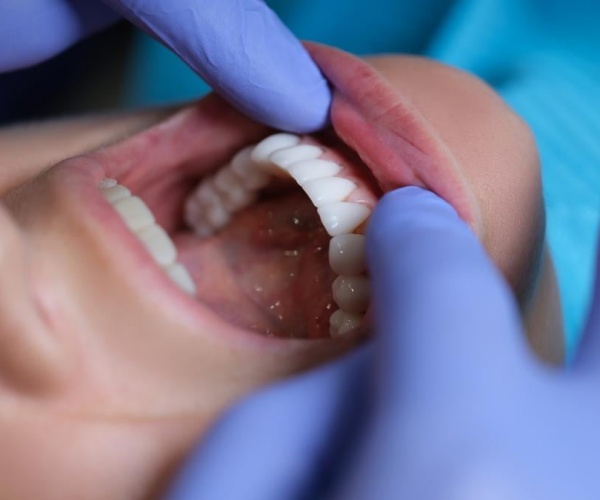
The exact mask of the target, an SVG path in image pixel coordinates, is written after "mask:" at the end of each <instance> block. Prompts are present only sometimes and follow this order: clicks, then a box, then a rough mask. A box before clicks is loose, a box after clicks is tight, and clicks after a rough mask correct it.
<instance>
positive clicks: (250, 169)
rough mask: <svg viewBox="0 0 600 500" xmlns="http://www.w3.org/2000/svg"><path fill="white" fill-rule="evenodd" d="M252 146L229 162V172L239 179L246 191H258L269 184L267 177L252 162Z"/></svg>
mask: <svg viewBox="0 0 600 500" xmlns="http://www.w3.org/2000/svg"><path fill="white" fill-rule="evenodd" d="M253 149H254V148H253V147H252V146H248V147H246V148H244V149H242V150H241V151H239V152H238V153H237V154H236V155H235V156H234V157H233V159H232V160H231V170H232V171H233V172H234V173H235V174H237V175H238V177H239V178H240V179H241V182H242V185H243V186H244V187H245V188H246V189H260V188H262V187H264V186H266V185H267V184H268V182H269V176H268V175H267V174H266V173H265V172H264V171H263V170H261V169H259V168H257V167H256V165H255V164H254V163H253V162H252V159H251V158H250V156H251V155H252V150H253Z"/></svg>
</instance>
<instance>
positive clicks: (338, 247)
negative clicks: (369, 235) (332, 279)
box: [329, 233, 367, 276]
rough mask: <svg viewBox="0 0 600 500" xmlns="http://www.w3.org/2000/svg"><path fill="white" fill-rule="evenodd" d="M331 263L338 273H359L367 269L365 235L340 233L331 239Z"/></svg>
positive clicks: (334, 270) (350, 274)
mask: <svg viewBox="0 0 600 500" xmlns="http://www.w3.org/2000/svg"><path fill="white" fill-rule="evenodd" d="M329 265H330V266H331V269H332V270H333V272H334V273H336V274H341V275H349V276H352V275H357V274H362V273H364V272H365V271H366V267H367V266H366V262H365V237H364V236H363V235H362V234H354V233H353V234H340V235H338V236H334V237H333V238H331V240H330V241H329Z"/></svg>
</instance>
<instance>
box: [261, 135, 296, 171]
mask: <svg viewBox="0 0 600 500" xmlns="http://www.w3.org/2000/svg"><path fill="white" fill-rule="evenodd" d="M299 142H300V137H298V136H297V135H294V134H274V135H270V136H269V137H267V138H266V139H263V140H262V141H260V142H259V143H258V144H257V145H256V146H255V147H254V149H253V150H252V154H251V155H250V158H251V159H252V161H253V162H254V163H255V164H256V165H259V166H260V167H262V168H263V169H265V170H266V171H270V172H273V173H275V174H277V173H278V172H277V171H278V170H279V168H278V167H276V166H275V165H274V164H273V163H272V162H271V160H270V159H269V156H271V155H272V154H273V153H274V152H275V151H278V150H280V149H284V148H289V147H291V146H295V145H297V144H298V143H299Z"/></svg>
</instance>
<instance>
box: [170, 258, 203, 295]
mask: <svg viewBox="0 0 600 500" xmlns="http://www.w3.org/2000/svg"><path fill="white" fill-rule="evenodd" d="M165 272H166V273H167V275H168V276H169V278H171V279H172V280H173V281H174V282H175V283H176V284H177V285H178V286H179V288H181V289H182V290H183V291H184V292H186V293H189V294H190V295H195V294H196V285H194V282H193V280H192V277H191V276H190V273H188V271H187V269H186V268H185V267H183V266H182V265H181V264H173V265H171V266H168V267H166V268H165Z"/></svg>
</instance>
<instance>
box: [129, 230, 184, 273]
mask: <svg viewBox="0 0 600 500" xmlns="http://www.w3.org/2000/svg"><path fill="white" fill-rule="evenodd" d="M137 236H138V238H139V239H140V241H141V242H142V243H143V244H144V246H145V247H146V250H148V253H149V254H150V255H152V257H153V258H154V260H155V261H156V262H158V263H159V264H160V265H161V266H168V265H170V264H173V263H174V262H175V260H176V259H177V249H176V248H175V245H174V244H173V241H172V240H171V238H170V237H169V235H168V234H167V232H166V231H165V230H164V229H163V228H162V227H160V226H158V225H156V224H152V225H151V226H148V227H145V228H143V229H142V230H140V231H138V232H137Z"/></svg>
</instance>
